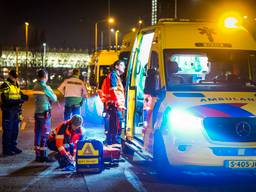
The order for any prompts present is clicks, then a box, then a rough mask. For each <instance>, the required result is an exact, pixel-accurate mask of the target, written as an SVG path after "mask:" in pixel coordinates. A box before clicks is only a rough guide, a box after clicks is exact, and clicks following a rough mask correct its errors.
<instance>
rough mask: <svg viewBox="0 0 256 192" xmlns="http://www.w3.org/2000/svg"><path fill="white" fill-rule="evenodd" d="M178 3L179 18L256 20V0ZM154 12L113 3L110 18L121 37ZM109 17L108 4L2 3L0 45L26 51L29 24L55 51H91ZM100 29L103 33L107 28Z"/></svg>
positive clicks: (139, 1)
mask: <svg viewBox="0 0 256 192" xmlns="http://www.w3.org/2000/svg"><path fill="white" fill-rule="evenodd" d="M169 1H170V0H169ZM173 1H174V0H173ZM178 3H179V4H178V16H179V17H182V18H203V19H206V18H213V17H215V16H217V15H218V14H220V13H221V11H223V10H224V9H226V10H227V9H236V10H239V11H240V12H241V13H242V14H243V15H250V16H251V17H255V16H256V11H255V10H256V1H254V0H178ZM171 6H172V4H171ZM238 7H239V9H238ZM150 12H151V0H111V1H110V14H111V15H112V16H113V17H115V18H116V20H117V22H116V24H115V26H114V28H116V29H119V30H120V34H121V35H122V34H124V33H126V32H128V31H129V30H130V29H131V28H132V27H134V26H135V25H136V22H137V21H138V19H139V18H141V19H143V20H144V21H145V22H146V24H149V23H150V18H151V13H150ZM170 12H171V14H172V13H173V9H172V10H170ZM107 15H108V0H0V44H2V45H3V46H16V45H18V46H20V47H25V25H24V23H25V21H28V22H29V23H30V26H29V32H30V37H31V34H32V33H34V34H35V33H38V34H40V35H41V36H40V38H42V39H45V41H46V42H47V44H48V46H49V47H51V48H53V47H56V48H67V47H69V48H82V49H89V50H91V49H93V47H94V24H95V22H96V21H100V20H102V19H104V18H106V17H107ZM100 25H101V26H100V27H101V28H102V29H103V28H104V24H103V23H101V24H100ZM102 29H100V30H102ZM31 38H32V37H31Z"/></svg>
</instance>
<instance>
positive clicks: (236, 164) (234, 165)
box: [225, 160, 256, 169]
mask: <svg viewBox="0 0 256 192" xmlns="http://www.w3.org/2000/svg"><path fill="white" fill-rule="evenodd" d="M225 166H226V167H228V168H231V169H243V168H256V161H253V160H232V161H225Z"/></svg>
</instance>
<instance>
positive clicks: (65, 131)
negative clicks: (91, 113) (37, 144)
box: [48, 120, 82, 157]
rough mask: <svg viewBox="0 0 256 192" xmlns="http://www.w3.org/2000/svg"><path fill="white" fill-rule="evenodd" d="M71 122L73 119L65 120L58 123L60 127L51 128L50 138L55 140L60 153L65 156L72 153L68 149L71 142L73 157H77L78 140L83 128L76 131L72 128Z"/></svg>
mask: <svg viewBox="0 0 256 192" xmlns="http://www.w3.org/2000/svg"><path fill="white" fill-rule="evenodd" d="M71 124H72V123H71V120H68V121H64V122H63V123H61V124H60V125H58V127H56V128H55V129H52V130H51V132H50V133H49V136H48V139H49V140H50V141H55V144H56V148H57V149H58V151H59V153H60V154H61V155H64V156H70V153H69V152H68V151H67V150H66V149H67V148H69V145H70V144H71V145H73V147H74V151H73V152H74V154H73V157H75V155H76V147H77V142H78V140H79V139H81V136H82V128H79V129H77V130H75V131H74V130H72V128H71V127H72V125H71Z"/></svg>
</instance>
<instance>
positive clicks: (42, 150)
mask: <svg viewBox="0 0 256 192" xmlns="http://www.w3.org/2000/svg"><path fill="white" fill-rule="evenodd" d="M37 79H38V82H37V83H36V84H35V86H34V96H35V116H34V117H35V131H34V133H35V136H34V149H35V155H36V158H35V161H38V162H52V161H53V160H51V159H50V158H49V157H48V155H47V145H46V141H47V138H48V135H49V132H50V130H51V105H52V102H56V101H57V96H56V95H55V94H54V92H53V91H52V89H51V87H50V86H49V85H47V84H46V83H47V81H48V73H47V71H46V70H43V69H41V70H39V71H38V72H37Z"/></svg>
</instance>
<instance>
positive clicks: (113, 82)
mask: <svg viewBox="0 0 256 192" xmlns="http://www.w3.org/2000/svg"><path fill="white" fill-rule="evenodd" d="M99 96H100V98H101V100H102V102H103V103H113V104H114V105H115V106H116V107H119V108H125V97H124V87H123V84H122V80H121V78H120V77H119V75H118V74H117V72H116V71H112V72H111V73H109V74H108V76H107V77H106V78H105V79H104V81H103V83H102V87H101V92H100V93H99Z"/></svg>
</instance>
